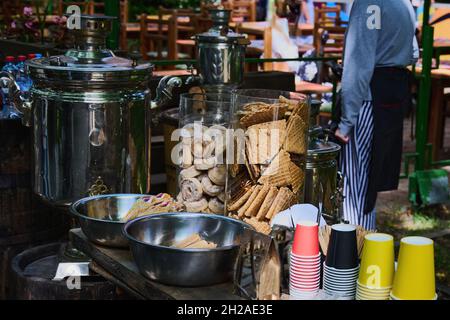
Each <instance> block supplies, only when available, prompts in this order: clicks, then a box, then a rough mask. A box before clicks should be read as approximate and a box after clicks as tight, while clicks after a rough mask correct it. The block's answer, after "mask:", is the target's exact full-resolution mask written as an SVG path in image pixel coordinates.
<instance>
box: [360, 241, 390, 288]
mask: <svg viewBox="0 0 450 320" xmlns="http://www.w3.org/2000/svg"><path fill="white" fill-rule="evenodd" d="M394 260H395V258H394V238H393V237H392V236H391V235H388V234H384V233H372V234H368V235H366V236H365V237H364V247H363V252H362V257H361V267H360V270H359V278H358V281H359V282H360V283H361V284H362V285H365V286H369V287H380V288H382V287H390V286H392V282H393V280H394V273H395V261H394Z"/></svg>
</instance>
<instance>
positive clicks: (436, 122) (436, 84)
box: [416, 67, 450, 160]
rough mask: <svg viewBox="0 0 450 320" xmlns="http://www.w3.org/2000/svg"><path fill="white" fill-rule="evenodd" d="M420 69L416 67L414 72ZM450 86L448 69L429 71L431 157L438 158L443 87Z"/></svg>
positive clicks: (441, 133)
mask: <svg viewBox="0 0 450 320" xmlns="http://www.w3.org/2000/svg"><path fill="white" fill-rule="evenodd" d="M421 72H422V69H421V68H418V67H416V73H421ZM446 87H450V69H445V68H440V69H433V70H432V71H431V101H430V107H429V115H428V142H429V143H431V144H433V154H432V159H433V160H438V159H439V153H440V149H441V147H442V144H443V139H444V129H445V128H444V124H445V112H444V89H445V88H446Z"/></svg>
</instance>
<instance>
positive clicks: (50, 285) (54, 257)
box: [11, 242, 119, 300]
mask: <svg viewBox="0 0 450 320" xmlns="http://www.w3.org/2000/svg"><path fill="white" fill-rule="evenodd" d="M65 245H66V243H59V242H58V243H51V244H46V245H43V246H38V247H34V248H31V249H28V250H25V251H24V252H22V253H20V254H19V255H17V256H16V257H15V258H14V259H13V261H12V270H13V272H12V279H13V283H14V295H13V296H12V297H11V298H14V299H21V300H35V299H39V300H113V299H117V298H119V297H118V295H117V294H116V286H115V285H114V284H113V283H111V282H109V281H107V280H105V279H103V278H101V277H99V276H98V275H97V276H89V277H82V278H81V280H80V288H79V289H77V288H72V289H69V288H68V285H67V281H66V280H59V281H55V280H52V279H53V277H54V276H55V274H56V270H57V268H58V263H59V262H60V261H61V250H62V251H63V250H64V248H65Z"/></svg>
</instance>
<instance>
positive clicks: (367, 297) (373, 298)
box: [355, 292, 389, 300]
mask: <svg viewBox="0 0 450 320" xmlns="http://www.w3.org/2000/svg"><path fill="white" fill-rule="evenodd" d="M355 298H356V300H389V294H388V295H385V296H378V297H372V296H365V295H361V294H359V293H358V292H356V295H355Z"/></svg>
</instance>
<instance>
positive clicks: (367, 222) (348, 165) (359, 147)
mask: <svg viewBox="0 0 450 320" xmlns="http://www.w3.org/2000/svg"><path fill="white" fill-rule="evenodd" d="M372 137H373V104H372V101H366V102H364V104H363V106H362V108H361V111H360V113H359V116H358V121H357V123H356V125H355V126H354V129H353V131H352V132H351V134H350V139H349V142H348V143H347V144H345V145H343V148H342V151H341V155H340V170H341V173H342V175H343V178H344V180H343V193H344V203H343V218H344V219H345V220H347V221H349V223H351V224H355V225H360V226H362V227H364V228H365V229H366V230H372V229H375V225H376V223H375V216H376V215H375V208H374V209H373V210H372V211H371V212H370V213H367V214H364V206H365V203H366V197H367V189H368V185H369V174H370V162H371V153H372Z"/></svg>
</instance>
